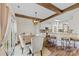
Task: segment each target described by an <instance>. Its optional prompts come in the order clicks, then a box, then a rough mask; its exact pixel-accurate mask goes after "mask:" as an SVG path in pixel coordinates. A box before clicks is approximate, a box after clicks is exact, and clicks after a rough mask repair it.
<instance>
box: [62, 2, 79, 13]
mask: <svg viewBox="0 0 79 59" xmlns="http://www.w3.org/2000/svg"><path fill="white" fill-rule="evenodd" d="M78 7H79V3H76V4H74V5H72V6H70V7H68V8H66V9H64V10H62V12H67V11H71V10H74V9H76V8H78Z"/></svg>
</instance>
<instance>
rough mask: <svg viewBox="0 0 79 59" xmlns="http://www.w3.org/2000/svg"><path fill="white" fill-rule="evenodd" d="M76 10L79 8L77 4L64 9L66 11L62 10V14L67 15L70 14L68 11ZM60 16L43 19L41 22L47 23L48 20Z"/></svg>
mask: <svg viewBox="0 0 79 59" xmlns="http://www.w3.org/2000/svg"><path fill="white" fill-rule="evenodd" d="M76 8H79V3H76V4H74V5H72V6H70V7H68V8H66V9H64V10H62V11H61V13H60V14H63V13H65V12H68V11H71V10H74V9H76ZM60 14H55V15H51V16H49V17H47V18H45V19H43V20H42V21H41V22H43V21H45V20H48V19H50V18H53V17H56V16H58V15H60Z"/></svg>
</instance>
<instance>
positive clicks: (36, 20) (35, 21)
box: [33, 12, 39, 25]
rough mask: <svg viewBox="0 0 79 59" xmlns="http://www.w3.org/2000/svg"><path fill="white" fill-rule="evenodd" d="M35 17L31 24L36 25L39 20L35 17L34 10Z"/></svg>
mask: <svg viewBox="0 0 79 59" xmlns="http://www.w3.org/2000/svg"><path fill="white" fill-rule="evenodd" d="M35 17H36V19H34V20H33V24H34V25H37V24H38V23H39V20H38V19H37V12H35Z"/></svg>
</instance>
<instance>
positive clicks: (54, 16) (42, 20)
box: [40, 14, 59, 22]
mask: <svg viewBox="0 0 79 59" xmlns="http://www.w3.org/2000/svg"><path fill="white" fill-rule="evenodd" d="M57 15H59V14H54V15H51V16H49V17H47V18H45V19H43V20H41V21H40V22H43V21H45V20H48V19H50V18H52V17H55V16H57Z"/></svg>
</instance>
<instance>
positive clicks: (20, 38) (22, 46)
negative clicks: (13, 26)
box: [19, 35, 25, 54]
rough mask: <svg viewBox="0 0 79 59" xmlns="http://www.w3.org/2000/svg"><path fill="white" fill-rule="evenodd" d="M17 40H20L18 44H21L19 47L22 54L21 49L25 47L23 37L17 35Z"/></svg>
mask: <svg viewBox="0 0 79 59" xmlns="http://www.w3.org/2000/svg"><path fill="white" fill-rule="evenodd" d="M19 41H20V44H21V49H22V54H23V50H24V47H25V43H24V41H23V38H22V36H21V35H19Z"/></svg>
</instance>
